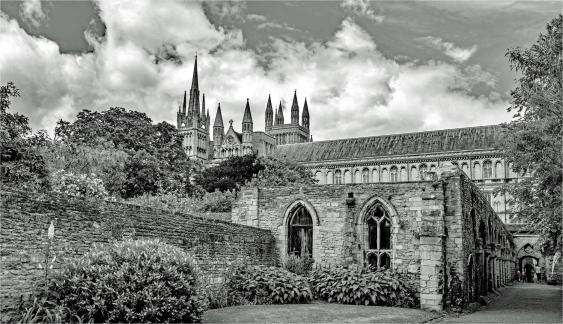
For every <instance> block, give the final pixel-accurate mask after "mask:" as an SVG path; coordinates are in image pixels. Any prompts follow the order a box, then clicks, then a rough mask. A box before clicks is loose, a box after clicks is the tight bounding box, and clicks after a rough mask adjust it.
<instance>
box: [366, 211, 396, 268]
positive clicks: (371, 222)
mask: <svg viewBox="0 0 563 324" xmlns="http://www.w3.org/2000/svg"><path fill="white" fill-rule="evenodd" d="M364 222H365V223H364V226H365V230H364V233H367V235H366V237H365V242H364V244H365V245H364V246H365V249H364V252H365V261H366V263H368V264H369V266H371V267H374V268H377V269H379V268H387V269H389V268H390V267H391V218H390V217H389V214H388V213H387V211H386V210H385V208H384V207H383V206H382V205H381V204H380V203H375V204H373V205H372V206H371V207H369V209H368V210H367V211H366V213H365V215H364Z"/></svg>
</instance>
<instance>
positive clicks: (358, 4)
mask: <svg viewBox="0 0 563 324" xmlns="http://www.w3.org/2000/svg"><path fill="white" fill-rule="evenodd" d="M340 7H342V8H344V9H346V10H348V11H351V12H353V13H355V14H357V15H359V16H365V17H367V18H369V19H372V20H374V21H376V22H382V21H383V19H385V16H383V15H379V14H377V12H376V11H375V9H374V8H372V7H371V6H370V1H369V0H344V1H342V3H341V4H340Z"/></svg>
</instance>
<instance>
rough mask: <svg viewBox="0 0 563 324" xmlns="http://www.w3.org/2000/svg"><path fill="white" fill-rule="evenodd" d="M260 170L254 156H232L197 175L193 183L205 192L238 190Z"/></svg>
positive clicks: (259, 165)
mask: <svg viewBox="0 0 563 324" xmlns="http://www.w3.org/2000/svg"><path fill="white" fill-rule="evenodd" d="M262 169H264V166H262V165H261V164H260V163H259V161H258V159H257V158H256V155H244V156H232V157H230V158H228V159H226V160H225V161H222V162H221V163H219V165H217V166H214V167H211V168H208V169H206V170H204V171H203V172H201V174H198V175H197V176H196V177H195V181H196V183H197V184H198V185H200V186H201V187H203V189H205V190H206V191H207V192H214V191H216V190H217V191H221V192H224V191H227V190H239V189H240V187H241V186H243V185H245V184H246V183H247V182H249V181H250V180H252V177H254V176H256V174H258V172H259V171H260V170H262Z"/></svg>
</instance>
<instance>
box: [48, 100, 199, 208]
mask: <svg viewBox="0 0 563 324" xmlns="http://www.w3.org/2000/svg"><path fill="white" fill-rule="evenodd" d="M55 135H56V139H57V143H58V145H62V146H63V150H65V151H69V154H71V155H72V154H73V152H77V153H85V152H86V153H88V156H89V157H90V158H93V159H99V160H100V161H96V162H94V163H92V164H93V165H91V166H87V168H90V170H88V171H89V172H93V171H92V170H91V169H92V168H95V169H97V171H101V173H103V174H100V175H99V177H100V178H101V179H104V180H106V179H108V180H109V179H111V181H108V180H106V181H104V184H105V186H106V189H107V190H108V192H109V193H110V194H114V195H120V196H122V197H124V198H129V197H135V196H138V195H142V194H145V193H150V194H154V193H156V192H157V191H159V192H174V193H177V194H180V195H187V194H191V193H192V191H193V190H194V188H193V186H192V185H191V184H190V180H189V179H190V174H191V173H192V171H193V168H194V165H193V164H192V163H191V161H189V159H188V157H187V155H186V153H185V151H184V149H183V148H182V140H181V137H180V136H178V134H177V131H176V128H175V127H174V126H172V125H170V124H168V123H166V122H162V123H158V124H152V120H151V119H150V118H149V117H148V116H147V115H146V114H144V113H140V112H137V111H133V110H130V111H127V110H125V109H124V108H118V107H115V108H110V109H109V110H106V111H102V112H93V111H90V110H83V111H82V112H80V113H78V115H77V119H76V121H74V122H72V123H70V122H67V121H63V120H59V122H58V123H57V127H56V129H55ZM88 148H92V149H94V150H96V151H99V152H105V154H92V152H90V151H89V149H88ZM122 153H123V154H125V160H123V158H122V157H121V155H120V154H122ZM108 157H110V158H109V159H108ZM108 161H111V162H112V163H110V164H108ZM75 164H83V163H82V162H81V161H76V163H75ZM108 166H111V167H108ZM67 168H69V169H71V170H68V171H74V172H76V170H72V169H73V168H74V165H69V166H67ZM114 180H115V181H114ZM116 184H118V185H116Z"/></svg>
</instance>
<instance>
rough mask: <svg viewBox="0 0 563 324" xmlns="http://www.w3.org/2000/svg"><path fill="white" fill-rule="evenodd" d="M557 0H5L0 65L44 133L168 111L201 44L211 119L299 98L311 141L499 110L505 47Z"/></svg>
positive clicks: (519, 41) (455, 123)
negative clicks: (111, 113) (84, 116)
mask: <svg viewBox="0 0 563 324" xmlns="http://www.w3.org/2000/svg"><path fill="white" fill-rule="evenodd" d="M561 10H562V4H561V2H559V1H556V2H549V1H532V2H520V1H495V2H492V3H491V2H490V1H472V2H463V1H438V2H429V1H416V2H382V1H370V2H368V1H361V0H347V1H343V2H336V1H330V2H323V1H305V2H298V1H286V2H281V1H280V2H272V1H246V2H242V1H236V2H235V1H230V2H217V1H213V2H201V1H173V0H161V1H149V0H135V1H133V0H131V1H124V0H123V1H120V0H96V1H38V0H31V1H2V2H1V13H0V48H1V50H0V78H1V82H2V83H3V84H4V83H5V82H7V81H13V82H14V83H15V84H16V86H17V87H18V88H20V89H21V92H22V97H21V98H19V99H17V100H14V102H13V110H14V111H17V112H20V113H23V114H25V115H27V116H28V117H29V118H30V122H31V125H32V127H33V128H34V129H47V130H48V131H49V132H50V133H52V132H53V129H54V126H55V124H56V121H57V120H58V119H60V118H62V119H65V120H72V119H73V118H74V116H76V114H77V112H78V111H80V110H82V109H90V110H105V109H107V108H109V107H114V106H121V107H125V108H127V109H135V110H139V111H143V112H146V113H147V114H148V116H149V117H151V118H152V119H153V120H154V121H168V122H170V123H173V124H175V114H176V110H177V108H178V105H179V103H180V100H181V97H182V94H183V91H184V90H186V89H188V88H189V85H190V83H191V75H192V67H193V59H194V55H195V53H196V51H197V53H198V64H199V76H200V79H199V85H200V90H201V91H202V92H204V93H205V95H206V103H207V107H208V108H209V109H210V112H211V116H212V118H214V116H215V110H216V107H217V103H218V102H220V103H221V108H222V110H223V117H224V118H225V122H227V120H229V119H233V120H234V121H235V123H236V124H235V125H237V128H238V130H240V124H239V123H240V121H241V119H242V113H243V109H244V103H245V102H246V98H249V99H250V104H251V109H252V114H253V118H254V129H255V130H263V129H264V110H265V106H266V100H267V98H268V94H271V95H272V99H273V101H274V102H275V103H278V102H279V101H284V103H286V104H287V106H288V107H287V110H286V111H287V112H286V120H288V119H289V118H288V117H289V105H290V102H291V98H292V95H293V91H294V90H295V89H296V90H297V94H298V98H299V101H300V105H301V106H302V104H303V100H304V98H305V97H306V98H307V101H308V103H309V109H310V112H311V128H312V133H313V136H314V138H315V140H321V139H334V138H342V137H356V136H368V135H379V134H388V133H399V132H411V131H421V130H433V129H441V128H455V127H464V126H475V125H487V124H493V123H499V122H503V121H508V120H509V119H510V114H509V113H507V112H506V108H507V107H508V105H509V100H510V96H509V92H510V89H512V88H513V86H514V81H513V80H514V78H515V77H516V76H517V75H516V74H514V73H513V72H511V71H510V69H509V65H508V62H507V60H506V58H505V57H504V54H505V53H506V50H507V49H508V48H512V47H516V46H523V47H527V46H529V45H531V44H532V43H533V42H534V41H535V40H536V38H537V35H538V33H540V32H543V30H544V29H545V24H546V23H547V22H548V21H549V20H551V19H552V18H554V17H555V16H556V15H557V14H558V13H559V12H561Z"/></svg>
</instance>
